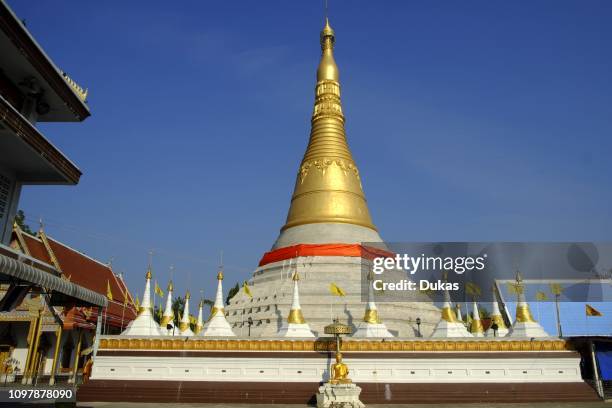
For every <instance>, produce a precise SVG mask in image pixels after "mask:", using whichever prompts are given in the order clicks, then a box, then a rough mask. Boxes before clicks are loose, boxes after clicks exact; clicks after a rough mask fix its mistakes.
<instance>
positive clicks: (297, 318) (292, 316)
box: [287, 309, 306, 324]
mask: <svg viewBox="0 0 612 408" xmlns="http://www.w3.org/2000/svg"><path fill="white" fill-rule="evenodd" d="M287 322H288V323H294V324H304V323H305V322H306V320H304V315H302V310H301V309H291V310H290V311H289V316H288V317H287Z"/></svg>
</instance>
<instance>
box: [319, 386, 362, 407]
mask: <svg viewBox="0 0 612 408" xmlns="http://www.w3.org/2000/svg"><path fill="white" fill-rule="evenodd" d="M359 394H361V388H360V387H358V386H357V385H355V384H352V383H351V384H330V383H325V384H323V385H322V386H320V387H319V392H317V408H330V407H347V408H349V407H350V408H365V405H364V404H363V402H361V401H359Z"/></svg>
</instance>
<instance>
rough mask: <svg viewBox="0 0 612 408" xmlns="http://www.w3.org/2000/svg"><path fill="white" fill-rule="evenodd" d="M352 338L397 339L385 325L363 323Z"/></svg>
mask: <svg viewBox="0 0 612 408" xmlns="http://www.w3.org/2000/svg"><path fill="white" fill-rule="evenodd" d="M352 337H395V336H394V335H393V334H391V332H390V331H389V330H388V329H387V326H385V324H384V323H376V324H375V323H368V322H361V323H360V324H359V326H357V331H355V333H353V336H352Z"/></svg>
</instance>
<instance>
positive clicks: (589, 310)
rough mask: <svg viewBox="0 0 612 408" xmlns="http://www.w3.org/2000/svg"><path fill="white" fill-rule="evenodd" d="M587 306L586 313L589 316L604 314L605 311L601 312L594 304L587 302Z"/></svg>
mask: <svg viewBox="0 0 612 408" xmlns="http://www.w3.org/2000/svg"><path fill="white" fill-rule="evenodd" d="M584 306H585V307H586V315H587V316H603V313H601V312H600V311H599V310H597V309H595V308H594V307H593V306H591V305H589V304H586V305H584Z"/></svg>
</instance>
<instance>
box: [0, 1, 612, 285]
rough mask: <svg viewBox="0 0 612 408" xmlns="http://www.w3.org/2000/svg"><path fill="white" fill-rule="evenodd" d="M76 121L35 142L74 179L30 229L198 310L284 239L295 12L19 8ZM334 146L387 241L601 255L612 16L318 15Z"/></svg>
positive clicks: (306, 22)
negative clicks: (200, 297) (535, 246)
mask: <svg viewBox="0 0 612 408" xmlns="http://www.w3.org/2000/svg"><path fill="white" fill-rule="evenodd" d="M9 3H10V5H11V7H13V9H14V10H15V12H16V13H17V14H18V15H19V16H20V17H21V18H24V19H25V20H26V22H27V27H28V29H29V30H30V31H31V32H32V33H33V35H34V36H35V38H37V39H38V41H39V42H40V44H41V45H42V46H43V48H44V49H45V50H46V51H47V53H48V54H49V55H50V56H51V57H52V59H53V60H54V61H55V63H56V64H57V65H58V66H59V67H61V68H62V69H63V70H65V71H66V72H68V73H69V74H70V75H71V76H72V77H73V78H74V79H75V80H76V81H77V82H78V83H80V84H81V85H82V86H84V87H87V88H89V89H90V98H89V100H90V102H89V106H90V107H91V110H92V114H93V115H92V117H91V118H89V119H87V120H86V121H85V122H84V123H82V124H75V123H70V124H42V125H41V126H40V127H41V129H42V130H43V132H44V133H45V134H46V135H47V137H48V138H49V139H50V140H52V141H53V142H54V143H55V144H56V145H57V146H58V147H60V148H61V149H62V150H63V151H64V152H65V153H66V154H67V155H68V156H69V157H70V158H71V159H72V160H74V161H75V162H76V163H77V165H78V166H79V167H80V168H81V169H82V170H83V172H84V175H83V178H82V180H81V182H80V183H79V185H78V186H76V187H65V186H49V187H40V186H37V187H28V188H25V189H24V191H23V194H22V198H21V207H22V208H23V209H24V210H25V211H26V213H27V215H28V217H29V219H30V222H32V223H36V220H37V219H38V218H39V217H42V218H43V219H44V221H45V224H46V229H47V232H48V233H49V234H50V235H52V236H55V237H57V238H59V239H61V240H64V241H66V242H67V243H69V244H71V245H72V246H74V247H76V248H78V249H80V250H82V251H84V252H86V253H88V254H90V255H91V256H94V257H96V258H98V259H101V260H104V261H106V260H109V259H111V258H113V259H114V261H113V265H114V267H115V270H116V271H118V272H123V273H124V274H125V276H126V278H127V281H128V283H129V285H130V287H131V288H132V290H133V291H134V292H137V293H138V292H141V291H142V282H143V279H142V278H143V276H144V272H145V268H146V264H147V251H148V249H149V248H154V249H155V255H154V259H153V264H154V272H155V274H156V276H157V277H158V279H159V280H160V281H163V282H164V283H165V282H166V280H167V279H168V276H169V273H168V268H169V266H170V265H171V264H174V265H176V272H175V276H174V278H175V281H176V287H177V289H178V290H179V292H183V291H184V290H185V289H186V288H187V287H190V288H191V289H192V292H197V291H198V290H199V289H200V288H201V289H202V290H204V293H205V295H206V296H208V297H210V296H212V294H213V291H214V284H215V280H214V276H215V273H216V266H217V264H218V258H219V252H220V251H223V252H224V258H225V264H226V277H227V279H226V285H227V286H229V285H230V284H231V283H233V282H235V281H237V280H243V279H245V278H247V277H248V276H249V275H250V272H251V271H252V270H253V269H254V268H255V266H256V265H257V262H258V261H259V259H260V257H261V255H262V254H263V253H264V252H265V251H267V250H268V249H269V248H270V246H271V245H272V243H273V242H274V240H275V238H276V235H277V233H278V230H279V228H280V227H281V226H282V225H283V223H284V220H285V217H286V213H287V209H288V205H289V200H290V195H291V192H292V189H293V183H294V180H295V175H296V172H297V167H298V164H299V161H300V159H301V156H302V154H303V152H304V149H305V146H306V143H307V140H308V132H309V121H310V114H311V110H312V104H313V91H314V84H315V69H316V65H317V62H318V58H319V52H320V50H319V44H318V35H319V30H320V29H321V26H322V20H323V12H322V6H321V5H320V4H319V3H318V2H314V1H308V2H307V1H299V2H283V1H269V2H252V1H227V2H219V1H215V2H213V1H209V2H202V1H184V2H181V3H180V6H179V5H176V4H173V5H171V4H169V3H168V2H161V1H147V2H142V1H131V2H119V1H109V2H95V3H92V2H77V1H65V2H61V3H53V2H19V1H15V0H12V1H10V0H9ZM330 19H331V23H332V26H333V27H334V29H335V30H336V35H337V43H336V45H337V46H336V59H337V62H338V64H339V66H340V70H341V83H342V86H343V103H344V110H345V114H346V116H347V134H348V138H349V143H350V145H351V149H352V152H353V155H354V157H355V159H356V161H357V164H358V165H359V168H360V171H361V174H362V178H363V184H364V189H365V193H366V196H367V198H368V201H369V206H370V211H371V213H372V217H373V219H374V222H375V224H376V225H377V226H378V228H379V230H380V232H381V235H382V236H383V238H384V239H386V240H389V241H396V242H397V241H449V240H460V241H488V240H489V241H495V240H516V241H529V240H538V241H539V240H541V241H570V240H571V241H577V240H586V241H606V240H607V241H609V240H611V239H612V215H611V214H610V208H611V206H610V203H611V202H612V189H611V188H610V187H611V182H610V180H611V179H612V160H610V156H611V151H612V80H611V75H610V72H612V54H611V53H610V52H609V50H610V48H609V47H610V38H612V25H610V24H609V22H610V21H611V19H612V3H610V2H609V1H606V0H600V1H596V0H592V1H589V2H580V1H560V0H555V1H538V2H530V1H520V2H511V3H509V2H501V1H472V2H456V1H436V2H404V1H395V2H391V1H388V2H384V3H381V2H366V1H361V0H360V1H348V0H343V1H341V0H332V1H331V4H330Z"/></svg>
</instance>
